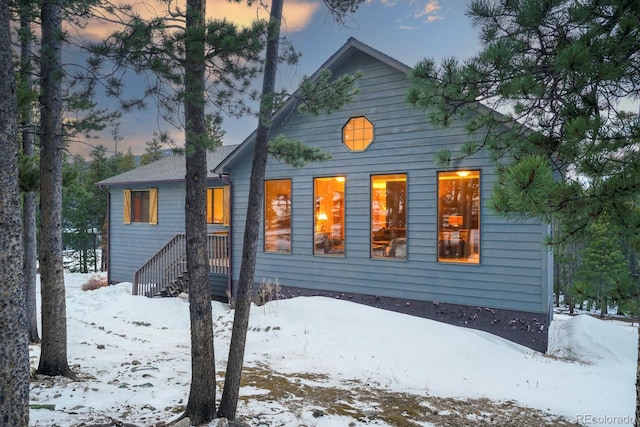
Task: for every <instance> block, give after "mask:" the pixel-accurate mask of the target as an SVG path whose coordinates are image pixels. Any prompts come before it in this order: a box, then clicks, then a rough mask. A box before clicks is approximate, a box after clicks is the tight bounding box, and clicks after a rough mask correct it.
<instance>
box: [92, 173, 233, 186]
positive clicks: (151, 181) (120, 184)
mask: <svg viewBox="0 0 640 427" xmlns="http://www.w3.org/2000/svg"><path fill="white" fill-rule="evenodd" d="M210 179H215V180H218V181H222V179H221V178H220V177H219V176H217V175H216V176H207V180H210ZM178 182H185V179H184V178H181V179H161V180H147V181H122V182H113V183H111V184H109V183H106V184H105V183H103V182H96V183H95V184H94V185H97V186H99V187H124V186H127V185H148V184H173V183H178Z"/></svg>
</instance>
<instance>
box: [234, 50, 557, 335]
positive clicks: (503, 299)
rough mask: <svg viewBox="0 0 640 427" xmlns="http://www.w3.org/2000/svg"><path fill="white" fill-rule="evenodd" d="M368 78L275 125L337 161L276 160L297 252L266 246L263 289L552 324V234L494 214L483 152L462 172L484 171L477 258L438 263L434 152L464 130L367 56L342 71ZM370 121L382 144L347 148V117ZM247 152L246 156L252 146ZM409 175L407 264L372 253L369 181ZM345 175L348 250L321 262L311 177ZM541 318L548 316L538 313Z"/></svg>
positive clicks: (260, 271)
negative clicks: (317, 110)
mask: <svg viewBox="0 0 640 427" xmlns="http://www.w3.org/2000/svg"><path fill="white" fill-rule="evenodd" d="M355 71H362V72H364V77H363V78H362V79H361V80H360V81H359V83H358V85H359V87H360V90H361V92H360V94H359V95H358V96H357V97H356V99H355V100H354V102H352V103H350V104H348V105H347V106H346V108H344V109H343V110H342V111H340V112H337V113H333V114H330V115H327V114H324V115H321V116H319V117H313V116H304V115H301V114H299V113H293V114H291V115H290V116H289V117H287V118H286V122H284V123H277V124H279V125H280V127H276V128H274V129H273V131H272V136H275V135H277V134H278V133H283V134H284V135H286V136H287V137H290V138H293V139H297V140H300V141H303V142H305V143H306V144H308V145H311V146H316V147H321V148H322V149H324V150H325V151H327V152H329V153H331V155H332V160H330V161H327V162H322V163H312V164H309V165H307V166H306V167H304V168H301V169H294V168H291V167H289V166H287V165H285V164H283V163H280V162H278V161H276V160H274V159H270V161H269V165H268V167H267V178H268V179H275V178H290V179H291V180H292V229H291V230H292V231H291V233H292V242H291V243H292V253H291V254H279V253H264V252H263V251H262V247H263V243H262V240H261V241H260V242H259V244H258V258H257V264H256V276H255V280H256V282H257V283H259V282H261V281H262V280H263V279H269V280H275V279H277V280H278V282H279V283H280V284H281V285H283V286H287V287H292V288H303V289H313V290H315V291H320V292H327V293H347V294H359V295H371V296H377V297H381V298H383V297H386V298H396V299H401V300H411V301H431V302H437V303H445V304H453V305H461V306H474V307H476V306H477V307H491V308H494V309H503V310H510V311H514V312H525V313H532V314H537V315H538V317H544V318H545V319H546V322H544V323H545V324H548V321H549V320H550V318H549V317H548V316H549V314H548V313H549V312H550V311H549V307H550V298H551V295H552V293H551V282H550V280H549V277H550V276H549V272H550V270H551V264H550V257H549V254H548V253H547V250H546V248H545V247H544V245H543V239H544V236H545V234H546V233H547V227H546V226H543V225H541V224H539V223H534V222H525V223H515V222H509V221H507V220H505V219H503V218H501V217H498V216H495V215H492V213H491V212H490V210H489V208H488V198H489V195H490V191H491V188H492V186H493V183H494V180H495V176H494V174H493V167H492V166H491V165H490V164H489V160H488V158H487V157H486V156H483V155H475V156H473V157H471V158H467V159H465V160H464V161H463V162H462V163H460V164H459V165H457V166H459V167H460V168H469V169H478V170H480V172H481V176H480V179H481V263H480V265H469V264H453V263H451V264H449V263H442V262H440V263H439V262H437V241H438V238H437V172H438V171H439V170H442V169H439V168H438V167H437V166H436V164H435V163H434V161H433V157H434V154H435V153H436V152H437V151H439V150H441V149H443V148H450V149H452V150H455V149H456V148H457V147H459V146H460V145H461V144H462V143H464V142H465V140H467V138H468V136H467V134H466V132H465V130H464V127H463V124H462V123H461V124H459V125H457V126H455V125H454V126H453V127H451V128H447V129H436V128H433V127H431V126H430V125H429V124H428V123H426V119H425V114H424V113H423V112H421V111H418V110H413V109H411V108H410V107H409V106H408V105H407V104H406V102H405V93H406V90H407V89H408V87H409V82H408V80H407V78H406V76H405V75H404V74H402V73H400V72H398V71H397V70H396V69H394V68H392V67H390V66H387V65H386V64H383V63H381V62H378V61H375V60H372V59H371V58H370V57H369V56H367V55H365V54H362V53H359V54H356V55H354V56H353V57H352V58H351V59H350V60H349V61H348V62H346V63H345V64H343V65H342V69H340V70H337V71H334V75H338V74H340V73H342V72H346V73H353V72H355ZM355 116H366V117H367V118H368V119H369V120H370V121H371V122H372V123H373V124H374V126H375V136H374V142H373V143H372V144H371V146H370V147H369V148H368V149H367V150H366V151H364V152H350V151H349V150H348V149H347V148H346V147H344V146H343V144H342V143H341V130H342V127H343V126H344V124H345V123H346V122H347V121H348V119H349V118H350V117H355ZM248 151H250V150H248ZM250 164H251V160H250V159H248V158H246V159H243V160H242V161H240V162H238V163H236V164H235V165H234V166H233V171H232V179H233V185H234V192H233V207H234V208H233V263H232V266H233V268H232V274H233V280H234V281H237V279H238V276H239V271H240V261H241V249H242V238H243V234H244V216H245V214H246V195H247V194H248V184H249V173H250ZM392 173H406V174H407V212H408V213H407V259H406V260H395V259H372V258H371V257H370V255H369V254H370V213H369V212H370V205H369V203H370V202H369V200H370V188H369V187H370V176H371V175H372V174H392ZM335 175H345V176H346V187H345V209H346V211H345V232H346V239H345V255H344V256H338V257H336V256H314V255H313V206H314V203H313V178H314V177H322V176H335ZM539 315H543V316H539Z"/></svg>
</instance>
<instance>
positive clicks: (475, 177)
mask: <svg viewBox="0 0 640 427" xmlns="http://www.w3.org/2000/svg"><path fill="white" fill-rule="evenodd" d="M438 261H446V262H462V263H470V264H479V263H480V172H479V171H468V170H459V171H454V172H439V173H438Z"/></svg>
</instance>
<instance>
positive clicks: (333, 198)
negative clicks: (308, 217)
mask: <svg viewBox="0 0 640 427" xmlns="http://www.w3.org/2000/svg"><path fill="white" fill-rule="evenodd" d="M344 183H345V178H344V177H343V176H338V177H330V178H315V179H314V180H313V193H314V200H315V202H314V203H315V206H314V230H313V241H314V245H313V253H314V254H316V255H318V254H330V255H344Z"/></svg>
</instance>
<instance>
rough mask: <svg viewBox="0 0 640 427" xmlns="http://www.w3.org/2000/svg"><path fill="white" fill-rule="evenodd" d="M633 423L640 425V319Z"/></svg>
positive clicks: (639, 323)
mask: <svg viewBox="0 0 640 427" xmlns="http://www.w3.org/2000/svg"><path fill="white" fill-rule="evenodd" d="M633 425H634V426H635V427H640V321H639V322H638V358H637V360H636V419H635V422H634V423H633Z"/></svg>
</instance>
